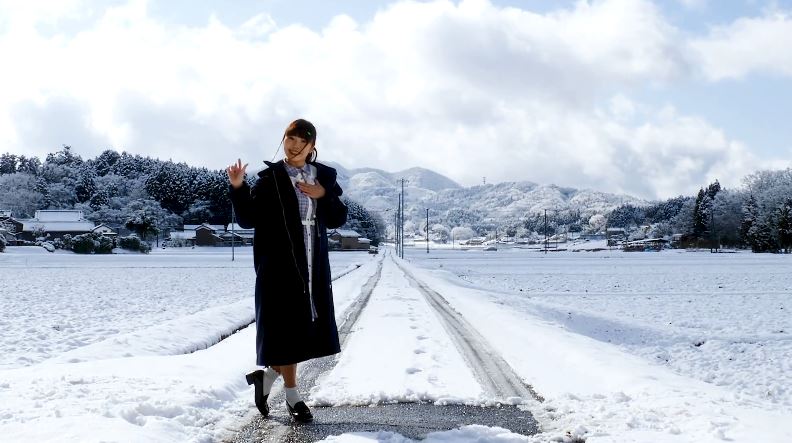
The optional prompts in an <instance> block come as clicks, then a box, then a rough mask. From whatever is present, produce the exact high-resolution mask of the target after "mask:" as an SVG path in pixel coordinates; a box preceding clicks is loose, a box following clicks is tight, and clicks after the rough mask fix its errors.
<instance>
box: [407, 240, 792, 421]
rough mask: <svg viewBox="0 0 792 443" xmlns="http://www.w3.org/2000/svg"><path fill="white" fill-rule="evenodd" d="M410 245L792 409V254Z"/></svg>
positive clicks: (512, 296) (559, 317) (412, 255)
mask: <svg viewBox="0 0 792 443" xmlns="http://www.w3.org/2000/svg"><path fill="white" fill-rule="evenodd" d="M406 252H407V255H406V258H408V259H411V260H412V261H413V262H414V263H416V264H419V265H420V266H425V267H430V268H433V269H442V270H445V271H449V273H450V274H453V275H454V276H455V277H457V278H456V279H452V280H456V282H457V283H460V282H461V281H464V282H468V283H469V284H470V285H471V286H474V287H480V288H486V289H487V290H488V291H499V292H502V293H503V295H502V296H501V297H500V301H501V302H503V303H508V304H509V305H510V306H512V307H514V308H515V309H518V310H523V311H525V312H530V313H533V314H536V315H538V316H540V317H542V318H545V319H548V320H551V321H554V322H557V323H559V324H562V325H564V326H565V327H566V328H567V329H569V330H571V331H573V332H576V333H579V334H583V335H586V336H589V337H592V338H594V339H596V340H599V341H604V342H609V343H614V344H616V345H619V346H620V347H621V348H622V349H624V350H627V351H628V352H629V353H631V354H635V355H639V356H641V357H644V358H646V359H647V361H651V362H655V363H658V364H662V365H667V366H669V367H670V368H672V369H673V370H674V371H675V372H677V373H679V374H683V375H687V376H690V377H693V378H697V379H700V380H703V381H706V382H708V383H712V384H715V385H721V386H726V387H728V388H729V389H730V390H731V391H732V392H734V393H735V395H737V396H749V397H751V398H754V399H760V400H764V401H767V402H768V403H770V404H772V405H774V406H775V407H778V408H782V409H784V410H787V411H792V256H789V255H773V254H751V253H747V252H743V253H735V254H710V253H709V252H684V251H678V250H668V251H663V252H661V253H624V252H621V251H613V252H610V251H601V252H578V253H565V252H556V253H548V254H543V253H540V252H535V251H533V252H531V251H525V250H519V249H501V250H498V251H490V252H484V251H432V252H431V253H430V254H426V253H425V252H421V251H416V250H410V249H407V250H406Z"/></svg>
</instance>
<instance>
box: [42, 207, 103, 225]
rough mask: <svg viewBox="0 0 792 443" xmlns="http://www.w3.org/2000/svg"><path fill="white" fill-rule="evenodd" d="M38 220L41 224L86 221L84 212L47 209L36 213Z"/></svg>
mask: <svg viewBox="0 0 792 443" xmlns="http://www.w3.org/2000/svg"><path fill="white" fill-rule="evenodd" d="M35 219H36V220H38V221H40V222H80V221H84V219H83V212H82V211H76V210H71V209H47V210H40V211H36V217H35ZM91 226H93V224H91Z"/></svg>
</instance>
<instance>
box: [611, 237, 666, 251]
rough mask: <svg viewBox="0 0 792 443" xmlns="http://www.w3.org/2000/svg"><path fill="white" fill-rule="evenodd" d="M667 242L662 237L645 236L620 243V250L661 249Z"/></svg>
mask: <svg viewBox="0 0 792 443" xmlns="http://www.w3.org/2000/svg"><path fill="white" fill-rule="evenodd" d="M668 243H669V241H668V240H666V239H664V238H647V239H643V240H635V241H630V242H624V243H622V250H624V251H626V252H644V251H661V250H662V249H663V248H665V247H666V245H667V244H668Z"/></svg>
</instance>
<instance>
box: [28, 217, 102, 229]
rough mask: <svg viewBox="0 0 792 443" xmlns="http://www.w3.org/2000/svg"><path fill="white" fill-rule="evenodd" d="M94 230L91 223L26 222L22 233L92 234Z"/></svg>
mask: <svg viewBox="0 0 792 443" xmlns="http://www.w3.org/2000/svg"><path fill="white" fill-rule="evenodd" d="M93 228H94V224H93V222H90V221H57V222H56V221H51V222H42V221H39V220H24V221H23V222H22V231H25V232H33V231H36V230H42V231H44V232H91V231H92V230H93Z"/></svg>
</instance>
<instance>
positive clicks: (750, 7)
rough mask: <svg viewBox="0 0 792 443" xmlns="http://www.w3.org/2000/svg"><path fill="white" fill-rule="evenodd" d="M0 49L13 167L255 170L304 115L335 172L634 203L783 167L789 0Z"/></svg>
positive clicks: (10, 12)
mask: <svg viewBox="0 0 792 443" xmlns="http://www.w3.org/2000/svg"><path fill="white" fill-rule="evenodd" d="M0 51H2V52H3V54H4V59H5V60H7V61H8V63H4V66H5V67H7V68H6V69H5V70H3V71H2V72H0V144H2V145H4V146H5V147H6V148H5V149H3V150H8V151H11V152H17V153H24V154H26V155H32V154H35V155H40V156H43V155H45V154H46V153H47V152H51V151H53V150H55V149H58V148H59V147H60V146H61V145H63V144H69V145H71V146H73V147H74V148H75V150H76V151H77V152H78V153H81V154H82V155H84V156H86V157H89V156H94V155H96V154H98V153H99V152H101V151H102V150H103V149H106V148H108V147H112V148H115V149H118V150H127V151H130V152H133V153H139V154H142V155H151V156H155V157H160V158H172V159H173V160H177V161H185V162H187V163H190V164H194V165H202V166H208V167H211V168H222V167H224V166H226V165H227V164H229V163H230V162H231V161H233V160H235V159H236V158H237V157H242V158H243V159H245V160H247V161H249V162H250V163H252V164H254V165H257V164H260V161H261V160H269V159H270V158H271V156H272V152H273V150H274V146H273V140H274V143H275V144H277V140H278V139H279V134H280V133H281V132H282V130H283V127H284V126H285V125H286V124H288V122H289V121H290V120H291V119H293V118H297V117H305V118H309V119H311V120H312V121H314V123H316V124H317V127H318V128H319V133H320V139H319V146H320V153H321V155H322V156H323V158H324V159H329V160H333V161H336V162H339V163H340V164H343V165H344V166H346V167H348V168H355V167H376V168H381V169H385V170H388V171H396V170H400V169H406V168H409V167H413V166H422V167H426V168H429V169H432V170H435V171H437V172H440V173H442V174H445V175H447V176H449V177H450V178H452V179H454V180H456V181H458V182H459V183H461V184H464V185H472V184H477V183H478V182H479V181H480V180H481V177H482V176H487V177H488V182H498V181H516V180H529V181H534V182H539V183H556V184H559V185H563V186H574V187H581V188H592V189H596V190H601V191H607V192H623V193H628V194H633V195H636V196H640V197H644V198H665V197H670V196H674V195H678V194H694V193H695V192H696V191H697V190H698V188H699V187H701V186H705V185H706V184H707V183H709V182H711V181H712V180H714V179H719V180H720V181H721V183H723V184H724V185H726V186H731V187H736V186H739V185H740V183H741V178H742V177H744V176H745V175H746V174H749V173H751V172H753V171H755V170H757V169H767V168H786V167H789V166H790V158H792V141H791V140H792V125H789V124H787V122H786V120H787V119H788V117H787V116H788V115H790V111H792V105H791V103H792V4H790V2H781V1H762V0H730V1H718V2H716V1H713V0H667V1H662V2H661V1H655V2H652V1H649V0H590V1H546V0H526V1H516V0H511V1H502V0H492V1H487V0H465V1H453V2H452V1H442V0H438V1H421V2H393V1H387V2H386V1H364V0H344V1H338V2H325V1H308V0H297V1H284V0H260V1H253V0H243V1H235V2H220V1H209V0H198V1H187V0H171V1H154V0H149V1H146V0H113V1H103V2H97V1H90V0H60V1H54V0H52V1H47V0H42V1H41V2H36V3H34V4H23V3H20V2H13V1H7V0H0ZM232 157H233V158H232Z"/></svg>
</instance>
